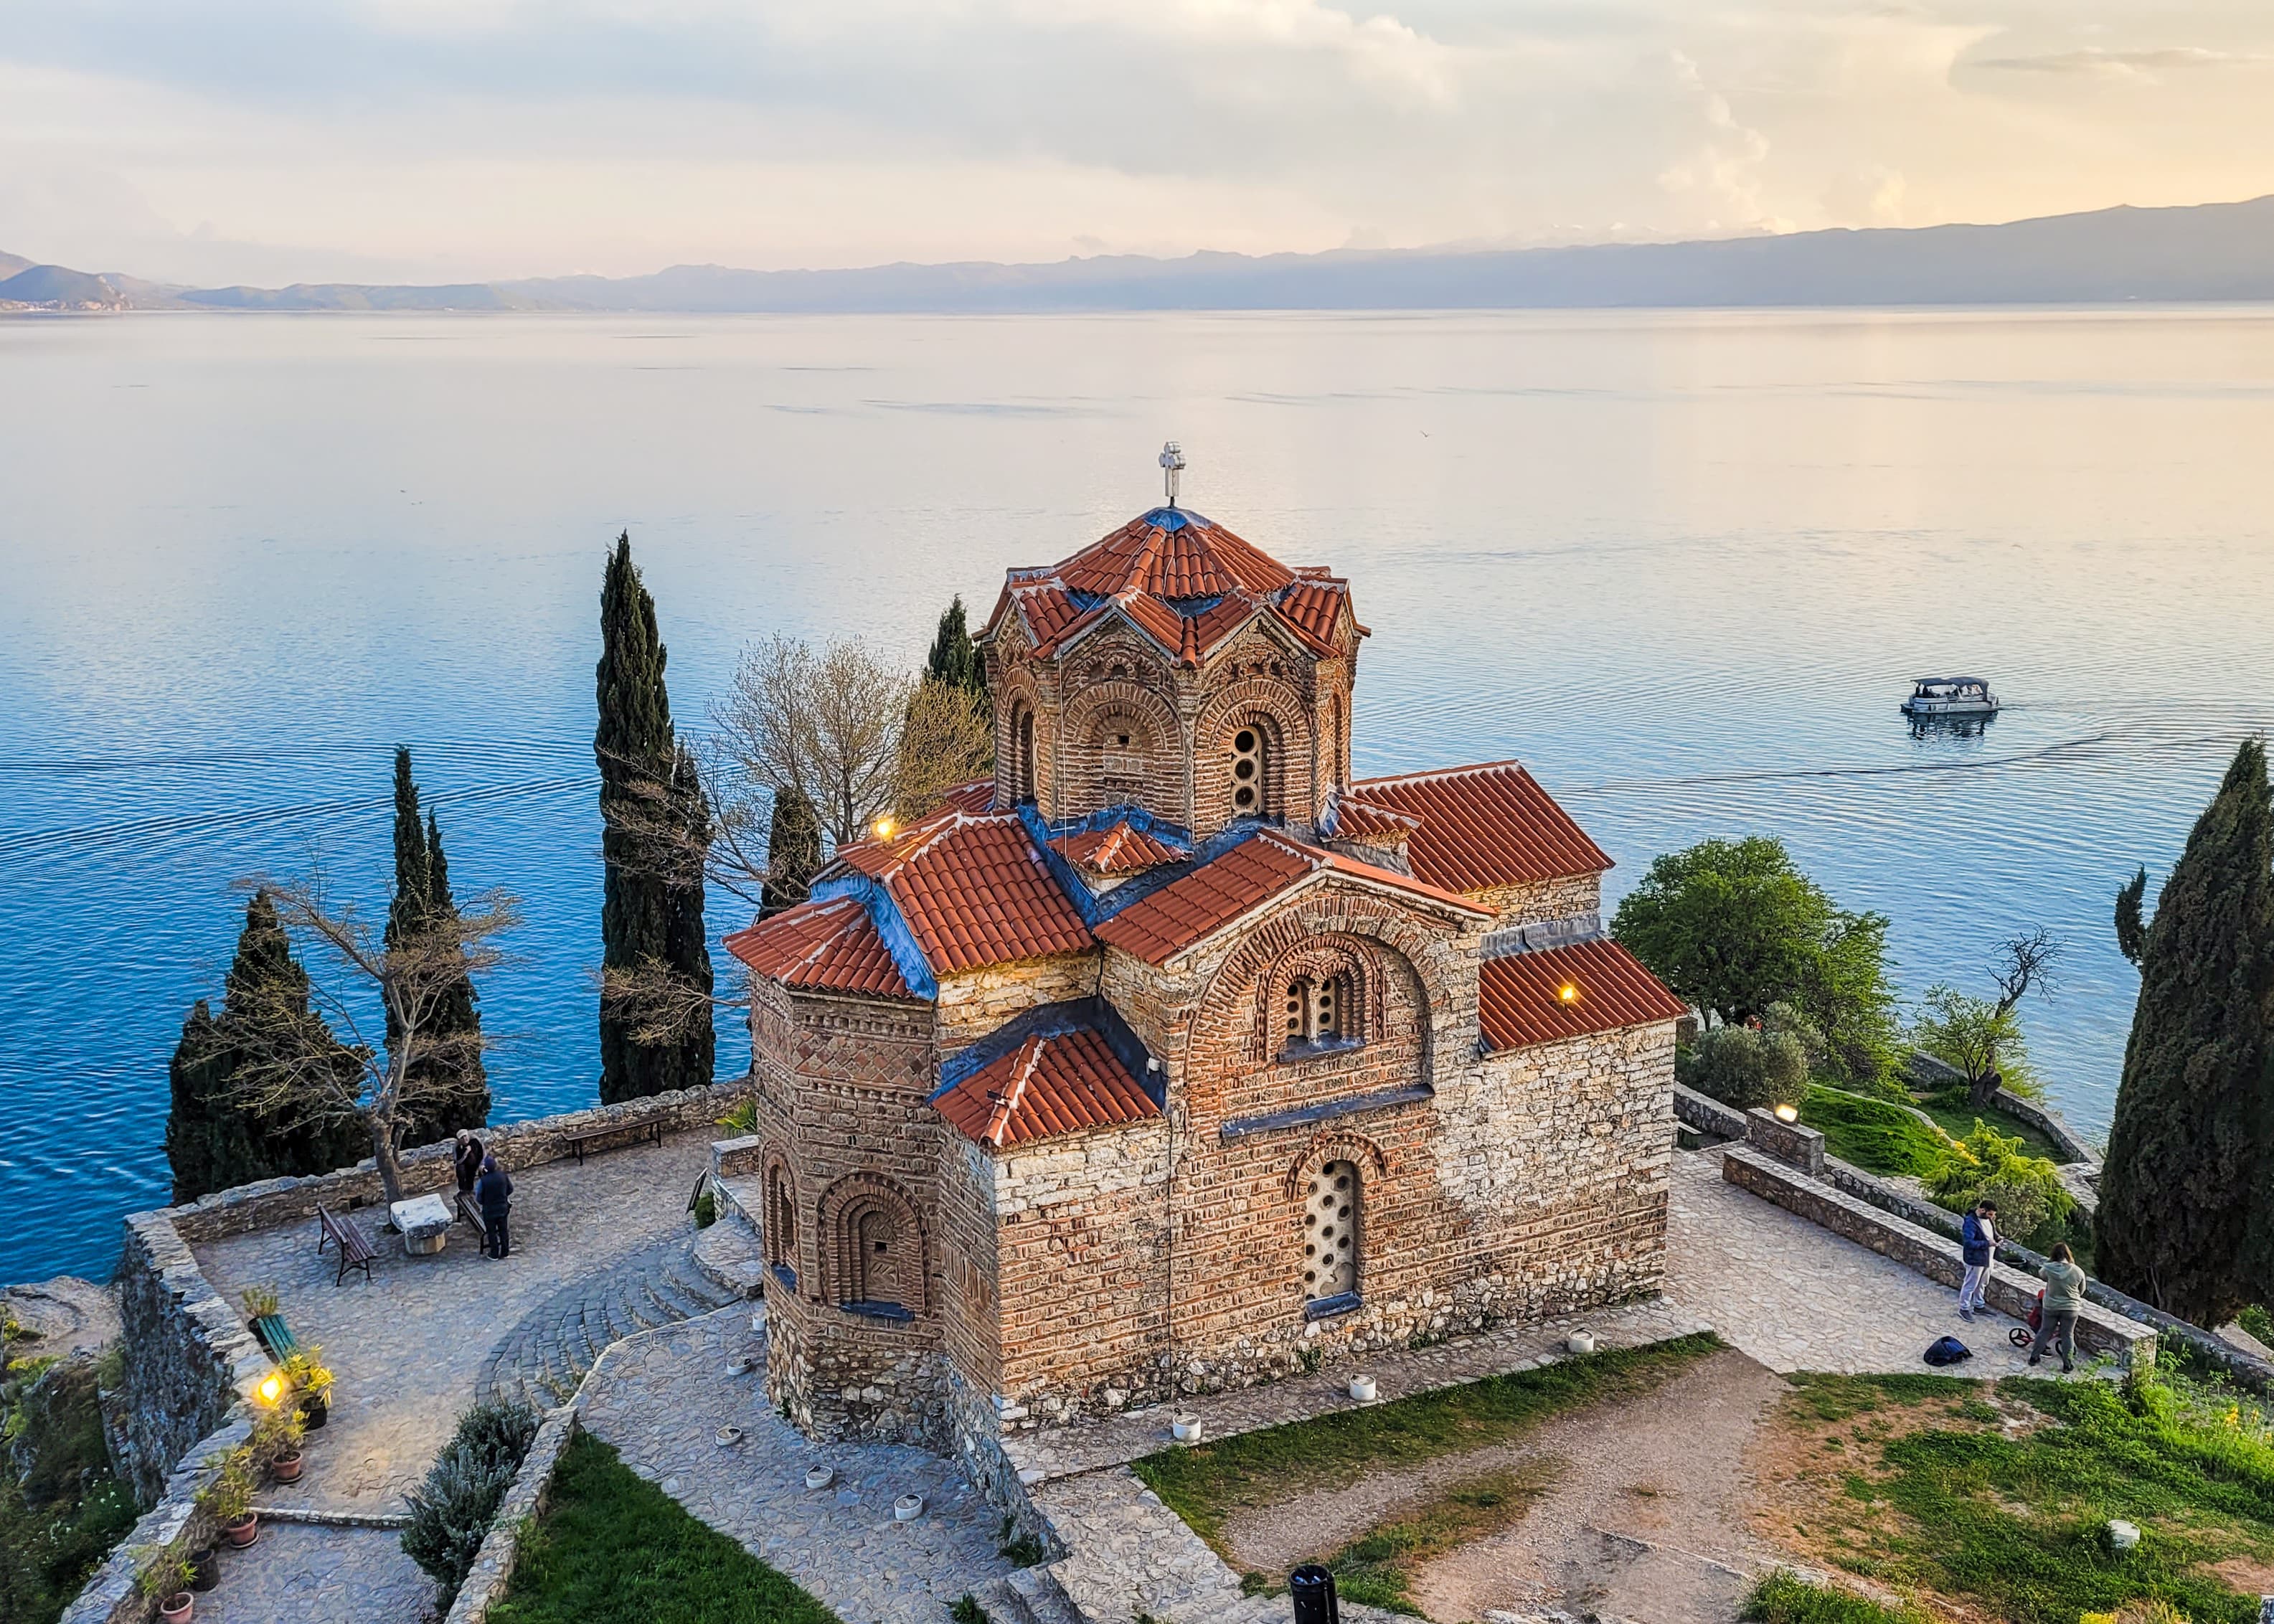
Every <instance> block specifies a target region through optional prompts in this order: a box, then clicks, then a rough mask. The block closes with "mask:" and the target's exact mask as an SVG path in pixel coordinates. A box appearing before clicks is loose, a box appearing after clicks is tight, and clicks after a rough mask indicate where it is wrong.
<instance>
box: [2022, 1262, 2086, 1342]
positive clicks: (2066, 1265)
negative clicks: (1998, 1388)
mask: <svg viewBox="0 0 2274 1624" xmlns="http://www.w3.org/2000/svg"><path fill="white" fill-rule="evenodd" d="M2083 1306H2084V1271H2083V1270H2082V1269H2081V1268H2079V1267H2077V1266H2076V1254H2075V1253H2074V1252H2071V1251H2070V1250H2069V1249H2068V1243H2067V1241H2063V1242H2061V1244H2059V1245H2058V1246H2055V1247H2054V1248H2053V1253H2052V1262H2050V1263H2048V1264H2046V1265H2045V1313H2044V1324H2043V1325H2041V1326H2039V1327H2037V1345H2036V1346H2035V1347H2033V1348H2031V1349H2030V1350H2029V1363H2030V1364H2032V1365H2035V1364H2036V1363H2037V1358H2038V1356H2039V1355H2041V1354H2043V1353H2044V1350H2046V1349H2047V1348H2049V1347H2050V1348H2058V1349H2059V1350H2060V1357H2061V1374H2062V1375H2064V1376H2066V1375H2067V1374H2068V1373H2069V1372H2071V1371H2073V1370H2074V1369H2075V1368H2076V1316H2077V1311H2078V1310H2079V1309H2081V1308H2082V1307H2083Z"/></svg>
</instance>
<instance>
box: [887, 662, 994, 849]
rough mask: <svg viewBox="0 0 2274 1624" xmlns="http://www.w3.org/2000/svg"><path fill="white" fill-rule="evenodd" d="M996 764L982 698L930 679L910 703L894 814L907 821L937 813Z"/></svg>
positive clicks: (990, 725) (991, 730)
mask: <svg viewBox="0 0 2274 1624" xmlns="http://www.w3.org/2000/svg"><path fill="white" fill-rule="evenodd" d="M994 764H995V726H994V724H993V722H991V721H990V719H989V718H988V715H987V712H986V711H985V709H984V708H983V704H982V702H981V700H980V698H979V696H978V695H976V694H975V693H974V692H973V691H972V690H971V689H970V688H967V687H964V686H963V685H961V684H960V683H953V682H942V681H939V680H936V679H934V678H931V677H926V678H924V679H923V680H922V681H920V682H918V683H917V684H916V688H915V694H914V695H911V696H910V698H909V700H908V714H907V722H906V723H905V724H904V725H903V726H902V728H901V732H900V764H899V767H898V769H897V771H895V772H894V774H893V785H892V809H893V811H895V812H896V813H898V814H899V815H900V817H901V818H902V819H903V820H907V819H912V818H919V817H922V816H924V814H926V813H927V812H930V811H932V810H933V809H934V808H937V806H938V805H939V804H940V801H942V800H943V799H944V798H945V796H946V794H947V792H948V791H949V790H952V789H953V788H954V787H955V786H957V785H959V784H968V783H970V782H971V781H972V780H973V779H974V778H984V777H985V776H986V775H987V774H988V772H989V771H991V770H992V769H993V767H994Z"/></svg>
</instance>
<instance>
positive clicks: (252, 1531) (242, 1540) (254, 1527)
mask: <svg viewBox="0 0 2274 1624" xmlns="http://www.w3.org/2000/svg"><path fill="white" fill-rule="evenodd" d="M221 1537H222V1538H223V1539H226V1540H228V1541H229V1543H230V1549H231V1550H234V1551H242V1550H244V1549H245V1546H247V1545H251V1544H252V1542H253V1541H254V1540H256V1539H258V1538H260V1515H259V1514H258V1513H256V1512H251V1511H248V1512H246V1513H245V1515H243V1516H241V1517H239V1518H237V1521H236V1522H224V1523H222V1529H221Z"/></svg>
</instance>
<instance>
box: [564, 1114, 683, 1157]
mask: <svg viewBox="0 0 2274 1624" xmlns="http://www.w3.org/2000/svg"><path fill="white" fill-rule="evenodd" d="M619 1133H636V1134H637V1135H638V1136H639V1137H640V1138H641V1139H645V1140H647V1141H648V1142H649V1143H650V1144H651V1145H660V1144H662V1143H663V1118H662V1117H660V1116H656V1117H651V1118H650V1119H649V1120H648V1121H646V1122H629V1123H627V1122H604V1123H602V1124H600V1125H599V1127H597V1128H584V1129H581V1130H579V1131H578V1132H575V1133H569V1134H563V1135H562V1136H561V1137H562V1138H563V1139H567V1140H568V1142H569V1144H570V1145H571V1146H573V1147H575V1149H576V1165H577V1166H578V1167H583V1166H584V1147H586V1146H587V1145H590V1144H591V1143H592V1141H593V1140H595V1139H608V1138H611V1137H613V1136H614V1135H615V1134H619Z"/></svg>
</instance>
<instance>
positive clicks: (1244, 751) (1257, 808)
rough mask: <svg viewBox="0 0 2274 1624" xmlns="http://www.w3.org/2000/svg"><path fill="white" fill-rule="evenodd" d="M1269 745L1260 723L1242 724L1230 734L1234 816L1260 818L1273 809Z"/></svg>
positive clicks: (1232, 810)
mask: <svg viewBox="0 0 2274 1624" xmlns="http://www.w3.org/2000/svg"><path fill="white" fill-rule="evenodd" d="M1270 754H1271V751H1270V744H1269V741H1268V740H1266V739H1265V738H1264V736H1263V728H1262V726H1261V724H1260V723H1256V722H1246V723H1243V724H1241V726H1240V728H1239V732H1237V733H1233V734H1232V735H1231V815H1232V816H1234V817H1261V816H1263V815H1264V812H1265V810H1266V809H1267V808H1269V806H1270V804H1271V803H1270V801H1269V784H1270V771H1271V762H1270Z"/></svg>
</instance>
